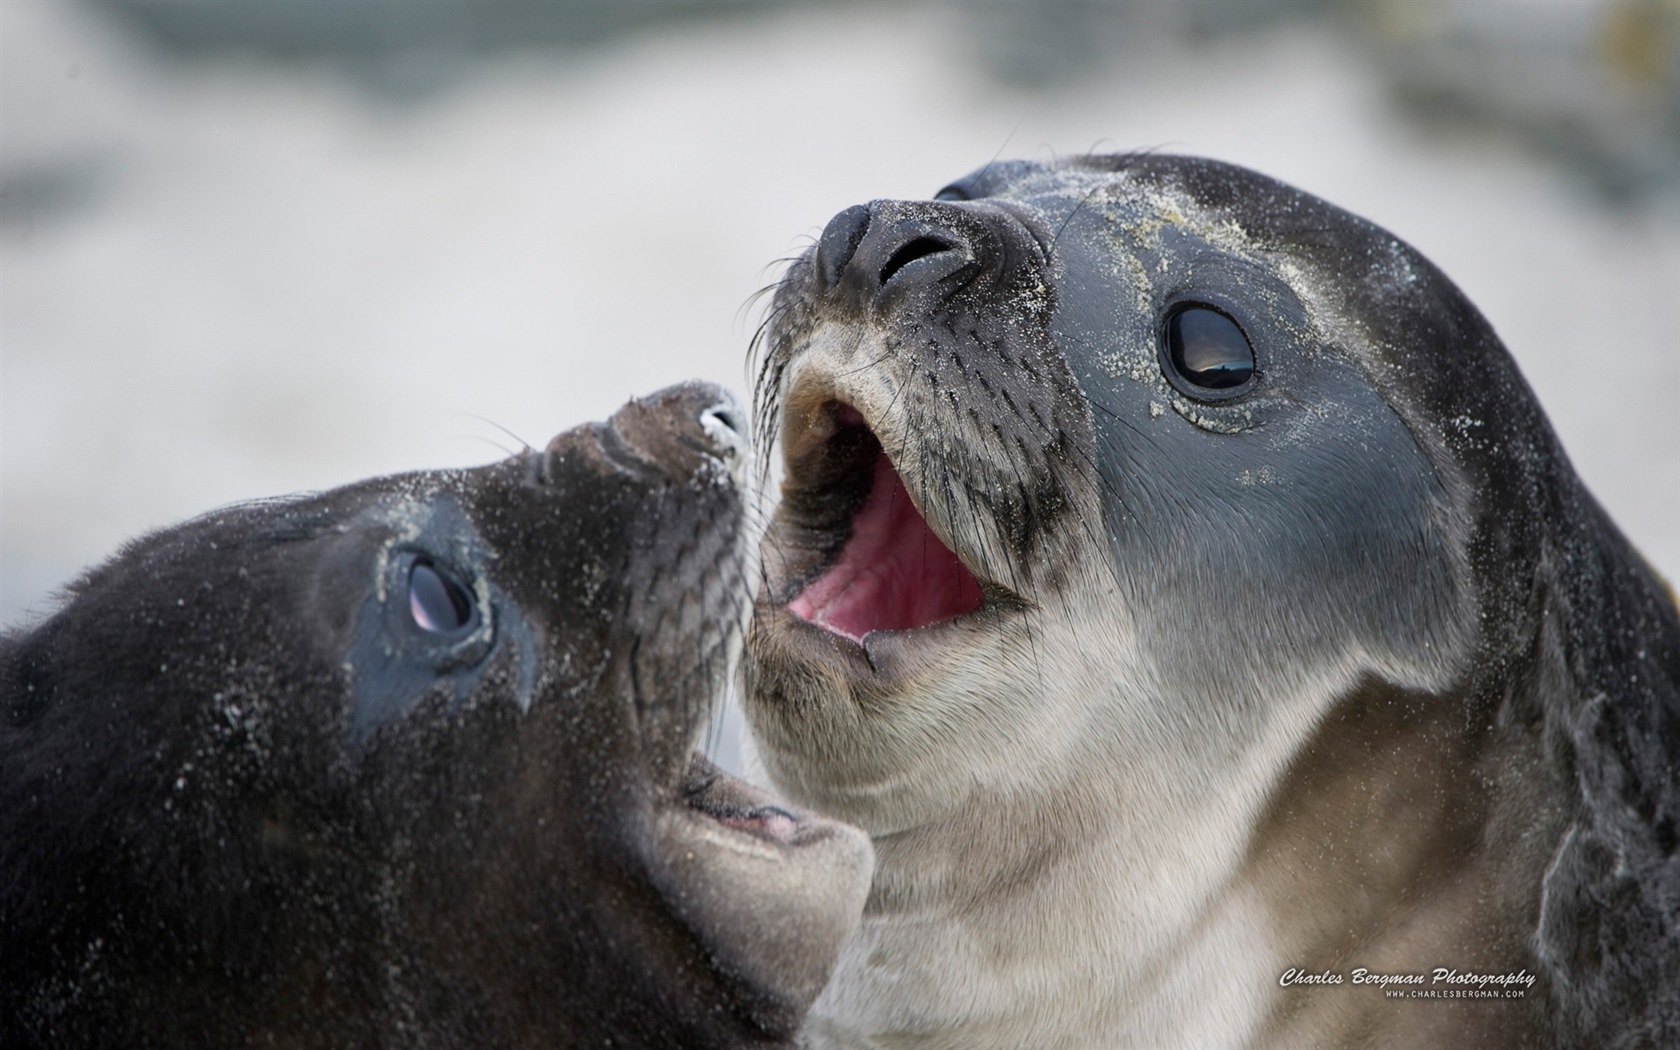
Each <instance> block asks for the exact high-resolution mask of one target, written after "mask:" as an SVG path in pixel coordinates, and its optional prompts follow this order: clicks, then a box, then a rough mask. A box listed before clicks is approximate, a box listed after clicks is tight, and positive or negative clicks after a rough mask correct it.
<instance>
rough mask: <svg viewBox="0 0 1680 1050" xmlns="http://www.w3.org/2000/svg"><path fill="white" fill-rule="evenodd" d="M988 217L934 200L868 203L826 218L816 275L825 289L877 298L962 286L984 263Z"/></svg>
mask: <svg viewBox="0 0 1680 1050" xmlns="http://www.w3.org/2000/svg"><path fill="white" fill-rule="evenodd" d="M986 225H987V221H986V217H984V216H981V215H977V214H971V213H970V212H969V211H966V210H964V209H962V208H959V207H957V206H954V205H951V204H946V203H943V202H938V201H873V202H871V203H870V204H868V205H863V204H856V205H853V206H852V207H850V208H847V209H846V210H845V211H843V212H841V213H840V214H838V215H836V216H835V217H834V218H833V219H831V220H829V223H828V226H827V227H826V228H824V230H823V233H822V239H821V240H819V241H818V242H817V251H816V270H817V280H818V282H819V283H820V285H821V287H822V290H823V291H824V292H827V293H828V294H830V295H838V296H845V297H848V298H851V297H855V299H856V300H859V301H861V302H865V303H870V302H878V301H880V300H881V299H882V298H883V297H887V296H896V295H897V294H898V293H900V292H913V291H914V290H917V289H929V288H944V289H946V290H951V289H954V288H955V287H958V286H960V285H961V284H962V283H964V282H965V281H966V280H968V279H969V278H970V277H972V276H973V275H974V274H975V273H976V272H978V271H979V270H981V269H983V268H984V266H985V260H986V258H987V257H988V256H989V255H990V254H994V253H990V252H989V251H988V248H989V247H995V245H993V243H992V242H994V241H996V240H997V238H996V237H995V236H993V235H990V234H989V232H988V230H987V229H986Z"/></svg>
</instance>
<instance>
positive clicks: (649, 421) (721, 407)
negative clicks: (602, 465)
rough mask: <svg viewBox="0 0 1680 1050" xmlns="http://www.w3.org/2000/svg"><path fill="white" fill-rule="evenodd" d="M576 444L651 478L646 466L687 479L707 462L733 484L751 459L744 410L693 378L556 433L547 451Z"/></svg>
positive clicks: (719, 390)
mask: <svg viewBox="0 0 1680 1050" xmlns="http://www.w3.org/2000/svg"><path fill="white" fill-rule="evenodd" d="M580 448H581V449H584V450H586V451H585V454H587V455H593V456H594V457H595V458H597V459H599V460H601V461H602V462H606V463H610V464H612V465H613V469H617V470H623V471H627V472H629V473H631V474H634V475H638V476H647V477H651V476H653V474H650V473H649V471H650V470H651V471H652V472H653V473H654V474H663V475H664V476H666V477H668V478H686V477H689V476H691V475H692V474H693V473H694V472H695V471H696V470H700V469H703V467H704V465H705V464H706V463H707V462H711V463H713V464H721V465H722V466H723V467H724V469H725V470H727V471H728V473H729V474H730V476H732V477H733V478H734V479H735V481H736V483H737V484H739V483H740V482H741V480H742V479H743V478H744V477H745V476H746V469H747V464H748V461H749V460H750V458H751V440H750V438H749V437H748V426H747V413H746V410H745V409H743V408H742V407H741V403H740V402H739V401H737V400H736V399H735V395H734V394H731V393H730V392H729V391H728V390H725V389H724V388H723V387H721V386H718V385H716V384H715V383H703V382H699V381H697V380H696V381H690V382H687V383H678V384H677V385H675V386H668V387H666V388H665V389H663V390H659V391H656V392H655V393H652V394H649V395H648V396H647V397H641V398H632V399H631V400H630V402H629V403H628V404H626V405H624V407H622V408H620V409H619V410H618V411H617V412H614V413H613V414H612V417H611V418H610V419H608V420H607V421H606V422H605V423H598V424H590V425H588V426H583V427H577V428H574V429H572V430H568V431H566V432H565V433H564V434H561V435H560V436H559V437H557V438H555V439H554V440H553V441H552V442H550V443H549V447H548V453H547V454H548V456H550V457H556V456H565V455H568V454H570V453H572V452H573V451H575V450H578V449H580ZM589 450H592V451H589Z"/></svg>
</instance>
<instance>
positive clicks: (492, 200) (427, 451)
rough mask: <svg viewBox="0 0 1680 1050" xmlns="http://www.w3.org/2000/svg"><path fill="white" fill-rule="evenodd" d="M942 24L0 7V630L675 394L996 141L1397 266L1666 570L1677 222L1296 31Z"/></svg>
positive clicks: (786, 14)
mask: <svg viewBox="0 0 1680 1050" xmlns="http://www.w3.org/2000/svg"><path fill="white" fill-rule="evenodd" d="M951 36H952V24H951V23H950V21H949V19H948V17H947V16H946V15H944V14H942V13H941V9H939V8H937V7H912V8H909V9H900V8H890V7H887V6H884V5H882V6H875V5H869V6H861V5H860V6H859V7H858V8H852V9H848V8H847V7H844V6H840V7H830V8H823V9H817V10H809V11H800V10H784V11H782V12H780V13H777V14H775V15H773V16H771V17H765V18H761V19H759V20H756V21H748V22H734V23H712V24H703V25H689V26H686V27H681V28H673V29H668V30H662V31H655V32H653V33H651V34H643V35H640V36H635V37H631V38H626V39H624V40H621V41H620V42H617V43H614V44H612V45H610V46H609V47H607V48H605V49H598V50H596V51H593V52H591V53H589V54H587V55H583V56H573V57H572V58H571V59H569V60H568V61H566V62H563V63H560V62H553V61H538V60H536V59H525V60H518V61H508V62H504V63H501V64H499V65H497V66H494V67H491V68H489V69H487V70H486V71H485V72H484V73H482V74H480V75H477V76H475V77H473V78H471V79H469V80H467V81H465V82H463V83H462V84H460V85H458V86H456V87H455V88H453V89H451V90H448V91H445V92H442V93H440V94H438V95H436V96H433V97H430V98H428V99H426V100H424V101H421V102H414V103H403V104H399V103H396V102H393V101H391V100H390V99H388V98H381V97H379V96H377V95H374V94H370V93H368V92H367V91H365V90H364V89H363V88H361V87H359V86H357V85H356V84H354V83H351V82H349V81H347V80H345V79H343V78H341V77H339V76H338V75H336V74H335V73H333V72H331V71H330V70H327V69H325V68H319V69H309V68H303V69H299V68H297V67H275V66H264V65H258V64H252V63H243V64H218V65H209V66H206V65H194V66H191V67H178V66H169V65H166V64H164V63H162V62H161V61H159V60H158V59H156V58H155V57H152V56H150V55H148V53H146V52H145V51H144V50H142V49H140V48H139V47H138V46H137V45H136V44H134V43H133V42H132V41H131V40H130V39H129V38H127V37H125V36H123V35H121V34H120V33H118V32H117V31H116V30H114V29H113V28H112V27H111V26H110V25H108V24H107V23H106V22H104V21H102V20H101V19H100V18H98V17H97V13H96V12H89V11H88V10H86V9H83V8H79V7H74V6H67V5H63V4H50V5H49V4H44V3H38V2H33V0H8V2H7V3H5V4H3V5H0V106H3V112H0V136H3V138H0V162H3V171H4V172H5V174H6V177H7V181H6V187H5V191H6V195H7V197H9V198H10V199H7V200H3V201H0V204H4V209H3V217H4V221H3V222H0V411H3V419H0V623H4V624H14V623H18V622H21V621H24V620H26V619H27V617H28V616H29V615H30V614H31V613H39V612H40V611H42V610H44V609H46V608H48V607H49V602H48V595H49V594H50V592H51V591H52V589H53V588H54V587H56V586H57V585H59V584H60V583H61V582H63V581H64V580H65V579H66V578H67V577H69V576H71V575H72V574H74V573H75V572H76V571H78V570H79V569H80V568H81V567H82V566H84V565H86V564H87V563H89V562H92V561H95V560H97V559H99V558H100V557H102V556H103V555H104V554H106V553H107V552H109V551H110V550H111V549H112V548H114V547H115V546H116V545H117V544H118V543H119V542H121V541H122V540H123V539H124V538H126V537H129V536H132V535H134V534H136V533H138V532H141V531H143V530H145V529H149V528H152V527H155V526H159V525H164V524H167V523H170V522H172V521H175V520H178V519H181V518H183V517H186V516H188V515H191V514H194V513H197V512H199V511H202V510H205V509H208V508H210V507H212V506H214V505H217V504H220V503H225V502H229V501H233V500H239V499H244V498H249V497H255V496H262V495H271V494H276V493H281V492H286V491H292V490H298V489H312V488H323V487H330V486H333V485H337V484H340V483H343V482H346V481H349V480H352V479H355V478H359V477H363V476H367V475H371V474H376V473H382V472H390V471H396V470H404V469H411V468H421V467H436V466H445V465H458V464H468V463H475V462H483V461H486V460H489V459H492V458H495V457H497V456H499V455H500V454H501V450H502V449H504V448H507V447H510V446H512V445H513V444H514V443H515V442H514V441H513V439H512V438H509V437H508V436H507V435H506V434H504V433H503V432H502V431H503V428H505V429H506V430H507V431H511V432H512V433H514V434H517V435H518V436H519V437H521V438H523V439H525V440H526V441H529V442H531V443H533V444H540V443H541V442H543V441H545V440H546V439H547V438H548V437H549V436H550V435H551V434H553V433H554V432H556V431H558V430H560V429H562V428H564V427H566V426H569V425H571V424H573V423H576V422H578V421H581V420H584V419H589V418H596V417H600V416H601V415H603V414H605V413H606V412H608V411H610V410H611V409H612V408H613V407H614V406H616V405H617V404H618V403H619V402H621V401H622V400H623V399H624V398H626V397H627V396H629V395H631V394H636V393H642V392H647V391H649V390H651V389H653V388H655V387H658V386H661V385H664V384H665V383H667V382H669V381H673V380H676V379H679V378H683V377H687V376H691V375H698V376H704V377H708V378H712V379H715V380H718V381H721V382H724V383H726V384H729V385H731V386H733V387H735V388H736V389H743V386H744V384H743V361H744V353H745V348H746V342H747V337H748V334H749V332H750V330H751V327H752V325H753V324H754V323H755V322H756V315H755V314H753V313H752V312H750V311H749V312H743V310H742V307H743V304H744V303H745V301H746V300H747V298H748V296H749V295H750V293H752V292H753V291H754V290H755V289H757V288H759V287H760V286H761V285H763V284H765V283H766V282H767V281H769V280H770V279H772V277H773V276H774V274H775V272H776V271H775V268H774V267H772V266H770V265H769V264H770V263H771V262H772V260H775V259H777V258H778V257H781V256H785V255H787V254H788V253H790V252H793V251H796V250H798V249H799V248H800V247H802V246H803V245H804V244H806V243H808V241H807V238H809V237H811V236H813V235H815V234H816V233H817V232H818V231H820V229H821V228H822V225H823V223H824V222H825V221H826V220H827V219H828V217H829V216H830V215H832V214H833V213H834V212H836V211H838V210H839V209H840V208H842V207H844V206H846V205H848V204H852V203H856V202H859V201H863V200H867V199H869V198H872V197H888V196H926V195H928V194H930V193H931V192H933V191H934V190H935V189H937V188H938V187H939V186H940V185H941V184H943V183H944V182H946V181H948V180H949V179H951V178H953V177H954V176H956V175H959V174H962V173H963V172H965V171H967V170H969V169H971V168H974V167H977V166H979V165H980V164H982V163H984V162H986V161H987V160H988V159H990V158H991V157H993V156H994V155H997V154H999V153H1000V152H1001V153H1003V154H1005V155H1020V156H1048V155H1050V154H1051V153H1052V152H1062V153H1067V152H1078V151H1083V150H1087V149H1091V148H1116V149H1124V148H1135V147H1156V148H1162V149H1167V150H1171V151H1179V152H1195V153H1202V154H1207V155H1211V156H1217V157H1221V158H1224V159H1227V160H1232V161H1236V162H1239V163H1242V164H1246V165H1249V166H1251V167H1254V168H1258V169H1260V170H1263V171H1265V172H1268V173H1270V174H1272V175H1275V176H1278V177H1281V178H1283V179H1286V180H1288V181H1291V182H1294V183H1296V184H1298V185H1300V186H1302V187H1304V188H1307V189H1309V190H1311V191H1313V192H1315V193H1318V194H1319V195H1321V196H1324V197H1327V198H1329V199H1330V200H1333V201H1335V202H1337V203H1339V204H1342V205H1344V206H1346V207H1348V208H1351V209H1352V210H1354V211H1357V212H1359V213H1362V214H1364V215H1366V216H1368V217H1370V218H1372V219H1374V220H1376V221H1378V222H1380V223H1382V224H1383V225H1386V226H1388V227H1389V228H1391V229H1393V230H1394V231H1395V232H1397V233H1399V234H1400V235H1401V236H1403V237H1405V238H1407V239H1408V240H1410V241H1411V242H1412V243H1414V244H1416V245H1417V246H1418V247H1420V248H1421V249H1422V250H1423V251H1424V253H1425V254H1427V255H1429V256H1430V257H1431V258H1433V259H1434V260H1435V261H1436V262H1437V263H1439V264H1440V265H1441V266H1442V267H1443V268H1444V269H1445V270H1446V271H1447V272H1448V273H1449V274H1451V275H1452V276H1453V277H1454V278H1455V279H1457V280H1458V282H1459V283H1460V284H1461V285H1462V286H1463V287H1464V288H1465V289H1466V290H1467V291H1468V293H1469V295H1470V297H1471V298H1472V299H1473V300H1474V301H1476V302H1477V303H1478V304H1479V305H1480V306H1481V308H1482V309H1483V310H1484V311H1485V312H1486V313H1487V314H1488V315H1489V316H1490V317H1491V318H1492V320H1493V322H1494V324H1495V326H1496V327H1497V328H1498V329H1499V331H1500V332H1501V334H1502V335H1503V336H1504V338H1505V340H1506V342H1507V343H1508V344H1509V345H1510V347H1511V349H1512V351H1513V353H1514V354H1515V355H1516V356H1517V358H1518V360H1519V361H1520V363H1521V365H1522V367H1523V370H1524V372H1525V373H1526V374H1527V375H1528V377H1529V379H1530V381H1531V382H1532V384H1533V385H1534V387H1535V388H1536V390H1537V391H1538V393H1539V396H1540V400H1541V402H1542V403H1543V404H1544V405H1545V406H1546V408H1547V409H1548V411H1549V412H1550V414H1551V417H1552V420H1553V422H1554V423H1555V425H1556V426H1557V429H1558V430H1559V432H1560V433H1561V434H1562V436H1563V440H1564V443H1565V445H1566V447H1567V448H1568V449H1569V450H1570V453H1571V455H1572V456H1573V458H1574V460H1575V463H1576V465H1577V467H1578V469H1579V470H1580V472H1581V473H1582V474H1583V475H1584V476H1585V478H1586V479H1587V482H1588V484H1589V485H1590V486H1591V487H1592V489H1593V490H1594V491H1595V492H1596V493H1597V494H1598V496H1599V497H1600V499H1601V500H1603V502H1604V503H1605V504H1606V505H1607V506H1608V507H1609V508H1610V511H1611V513H1612V515H1613V516H1614V517H1615V518H1616V519H1617V520H1618V521H1619V522H1620V523H1621V524H1622V526H1623V528H1624V529H1625V530H1626V531H1627V532H1628V533H1629V535H1630V536H1631V537H1632V538H1633V539H1634V541H1635V542H1636V543H1637V544H1638V545H1639V546H1640V547H1641V548H1642V549H1643V550H1644V551H1645V552H1646V554H1647V556H1648V557H1649V558H1650V559H1651V560H1652V561H1653V563H1654V564H1655V565H1656V566H1657V567H1658V568H1659V569H1660V570H1661V571H1663V572H1664V573H1665V574H1666V575H1667V576H1668V577H1669V578H1670V579H1676V578H1680V528H1677V527H1676V521H1677V520H1680V424H1677V423H1676V421H1675V418H1674V411H1673V408H1672V398H1673V393H1674V391H1676V390H1680V210H1677V209H1676V208H1675V206H1674V204H1673V201H1672V200H1670V201H1669V202H1667V203H1666V204H1665V203H1662V202H1660V201H1659V202H1658V203H1654V204H1651V203H1648V204H1645V205H1635V206H1628V207H1624V208H1623V209H1622V210H1619V211H1608V210H1605V209H1604V208H1603V207H1601V205H1600V204H1599V203H1597V202H1596V201H1595V200H1594V199H1593V198H1591V196H1590V195H1589V193H1588V191H1587V190H1586V189H1585V188H1584V187H1582V186H1581V185H1579V184H1577V183H1575V182H1571V181H1569V179H1568V178H1567V177H1566V176H1565V175H1563V174H1561V173H1559V172H1557V171H1555V170H1553V169H1551V168H1548V167H1545V166H1542V165H1540V164H1539V163H1537V162H1535V161H1532V160H1530V159H1528V158H1526V157H1524V156H1522V155H1519V154H1518V153H1516V152H1513V151H1512V150H1510V149H1509V148H1507V147H1504V146H1501V145H1498V144H1496V143H1493V142H1488V141H1482V140H1477V139H1475V138H1473V137H1470V136H1465V135H1459V136H1457V137H1452V138H1446V139H1441V138H1436V137H1432V136H1429V135H1426V134H1424V133H1422V132H1420V131H1419V130H1417V129H1416V128H1415V127H1414V126H1412V125H1410V124H1408V123H1406V122H1404V121H1402V120H1400V119H1399V118H1398V117H1397V116H1396V115H1395V114H1394V113H1393V111H1392V110H1391V109H1390V107H1389V106H1388V104H1387V103H1386V102H1385V100H1384V99H1385V96H1384V94H1383V91H1382V89H1381V87H1380V85H1379V84H1378V83H1377V82H1376V80H1375V79H1374V74H1373V73H1372V72H1371V70H1370V69H1369V66H1368V63H1366V62H1364V61H1362V59H1361V56H1360V55H1359V54H1358V53H1357V52H1353V51H1350V50H1349V49H1348V48H1347V47H1345V46H1344V43H1343V42H1342V41H1340V40H1338V39H1337V38H1335V37H1334V36H1332V35H1331V34H1330V33H1329V32H1328V31H1325V30H1320V29H1315V28H1312V27H1305V28H1301V27H1297V28H1295V29H1291V30H1289V31H1286V32H1277V33H1271V34H1267V35H1263V36H1253V37H1246V38H1225V39H1223V40H1221V41H1218V42H1216V43H1208V44H1205V45H1203V46H1201V47H1198V48H1196V49H1193V50H1177V51H1171V52H1162V53H1155V54H1149V53H1134V54H1132V55H1131V56H1130V58H1128V60H1127V61H1125V62H1115V63H1111V64H1109V65H1108V66H1107V67H1105V68H1103V69H1100V70H1098V71H1096V72H1093V73H1090V74H1089V75H1086V76H1083V77H1081V78H1080V79H1078V80H1076V81H1075V82H1072V83H1067V84H1064V85H1062V86H1060V87H1058V88H1056V89H1054V90H1052V91H1050V92H1048V93H1042V92H1041V93H1036V94H1026V93H1019V92H1013V91H1010V90H1008V89H1005V88H1002V87H999V86H997V85H996V84H995V83H993V82H991V81H989V80H987V79H986V78H984V77H983V76H981V75H980V74H979V73H978V72H976V71H975V70H974V69H972V68H971V67H970V65H969V64H968V62H967V60H966V59H965V58H964V52H963V51H962V49H961V48H959V47H957V46H955V45H954V44H953V43H952V39H951Z"/></svg>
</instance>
